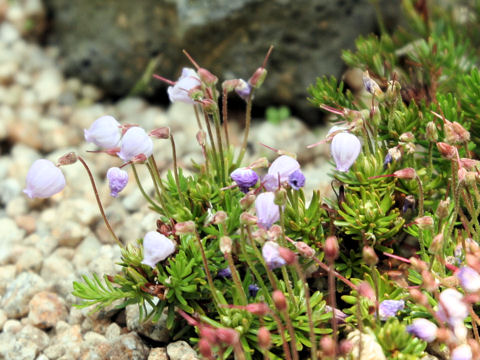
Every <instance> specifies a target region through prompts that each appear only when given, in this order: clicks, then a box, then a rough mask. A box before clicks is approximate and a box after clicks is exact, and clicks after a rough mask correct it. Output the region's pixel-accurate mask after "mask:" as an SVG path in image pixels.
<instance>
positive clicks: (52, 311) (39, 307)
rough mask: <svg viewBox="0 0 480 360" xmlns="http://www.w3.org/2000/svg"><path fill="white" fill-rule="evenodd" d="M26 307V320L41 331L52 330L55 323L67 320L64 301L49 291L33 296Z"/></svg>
mask: <svg viewBox="0 0 480 360" xmlns="http://www.w3.org/2000/svg"><path fill="white" fill-rule="evenodd" d="M28 307H29V313H28V320H29V321H30V323H32V324H33V325H35V326H37V327H39V328H42V329H48V328H52V327H53V326H55V324H56V323H57V322H59V321H60V320H65V319H66V318H67V308H66V307H65V301H64V300H63V299H62V298H60V297H59V296H58V295H57V294H55V293H52V292H49V291H41V292H39V293H37V294H35V295H34V296H33V298H32V300H30V303H29V304H28Z"/></svg>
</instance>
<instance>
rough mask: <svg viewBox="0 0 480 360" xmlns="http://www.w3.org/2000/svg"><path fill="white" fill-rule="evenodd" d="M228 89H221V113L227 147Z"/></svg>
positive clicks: (228, 144) (228, 143) (228, 139)
mask: <svg viewBox="0 0 480 360" xmlns="http://www.w3.org/2000/svg"><path fill="white" fill-rule="evenodd" d="M227 101H228V91H227V89H223V96H222V115H223V131H224V132H225V141H226V142H227V148H228V149H230V136H229V133H228V107H227Z"/></svg>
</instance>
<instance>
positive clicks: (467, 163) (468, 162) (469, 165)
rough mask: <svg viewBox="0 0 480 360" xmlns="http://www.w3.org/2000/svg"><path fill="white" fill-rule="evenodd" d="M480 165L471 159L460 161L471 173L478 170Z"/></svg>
mask: <svg viewBox="0 0 480 360" xmlns="http://www.w3.org/2000/svg"><path fill="white" fill-rule="evenodd" d="M478 164H479V161H478V160H474V159H469V158H461V159H460V166H461V167H464V168H465V169H467V170H469V171H473V170H476V168H477V165H478Z"/></svg>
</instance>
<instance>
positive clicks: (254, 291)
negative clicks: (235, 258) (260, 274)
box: [248, 284, 260, 297]
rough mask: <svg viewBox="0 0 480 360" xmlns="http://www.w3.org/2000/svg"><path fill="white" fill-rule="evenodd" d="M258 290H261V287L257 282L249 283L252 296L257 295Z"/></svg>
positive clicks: (249, 293)
mask: <svg viewBox="0 0 480 360" xmlns="http://www.w3.org/2000/svg"><path fill="white" fill-rule="evenodd" d="M258 290H260V287H259V286H258V285H257V284H251V285H248V295H250V296H251V297H255V296H257V293H258Z"/></svg>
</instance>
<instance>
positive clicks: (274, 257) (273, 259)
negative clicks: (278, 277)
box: [262, 241, 286, 270]
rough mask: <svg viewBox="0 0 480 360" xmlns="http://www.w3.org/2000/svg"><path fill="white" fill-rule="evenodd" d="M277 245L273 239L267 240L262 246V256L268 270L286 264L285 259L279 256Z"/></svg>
mask: <svg viewBox="0 0 480 360" xmlns="http://www.w3.org/2000/svg"><path fill="white" fill-rule="evenodd" d="M278 247H279V245H278V244H277V243H276V242H273V241H267V242H265V244H264V245H263V247H262V256H263V259H264V260H265V262H266V263H267V266H268V268H269V269H270V270H273V269H276V268H279V267H281V266H283V265H285V264H286V261H285V260H284V259H283V258H282V257H281V256H280V253H279V251H278Z"/></svg>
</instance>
